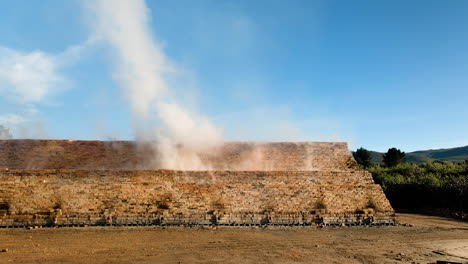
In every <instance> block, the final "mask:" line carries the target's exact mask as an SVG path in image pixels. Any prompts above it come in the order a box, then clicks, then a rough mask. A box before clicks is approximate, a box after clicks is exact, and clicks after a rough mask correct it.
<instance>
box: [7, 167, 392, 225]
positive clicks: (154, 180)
mask: <svg viewBox="0 0 468 264" xmlns="http://www.w3.org/2000/svg"><path fill="white" fill-rule="evenodd" d="M392 215H393V209H392V207H391V206H390V204H389V203H388V201H387V199H386V198H385V195H384V194H383V192H382V189H381V187H380V186H379V185H376V184H373V182H372V179H371V177H370V175H369V173H367V172H364V171H271V172H265V171H242V172H230V171H170V170H142V171H136V170H132V171H125V170H117V171H116V170H104V171H99V170H3V171H0V226H14V225H35V224H37V225H45V224H55V225H61V224H65V225H70V224H87V225H93V224H152V223H153V224H155V223H156V224H183V223H185V224H213V223H217V224H230V225H232V224H257V225H258V224H266V223H269V224H317V223H340V224H342V223H346V222H347V223H354V224H355V223H365V222H366V221H367V222H368V223H371V222H374V223H393V222H394V217H393V216H392Z"/></svg>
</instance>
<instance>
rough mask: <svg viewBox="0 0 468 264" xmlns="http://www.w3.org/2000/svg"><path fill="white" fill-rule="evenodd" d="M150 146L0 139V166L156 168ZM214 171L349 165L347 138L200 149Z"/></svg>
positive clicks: (352, 164) (345, 167)
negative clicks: (342, 141)
mask: <svg viewBox="0 0 468 264" xmlns="http://www.w3.org/2000/svg"><path fill="white" fill-rule="evenodd" d="M157 157H158V153H157V151H155V150H154V149H153V148H152V147H151V146H150V145H145V144H136V143H135V142H130V141H74V140H0V168H2V167H4V168H11V169H159V166H158V165H157V162H156V163H155V162H154V160H155V159H157ZM200 158H201V160H202V161H203V162H204V163H205V164H206V165H207V167H209V168H210V169H213V170H236V171H239V170H253V171H259V170H266V171H271V170H282V171H291V170H350V169H356V168H357V167H356V163H355V161H354V159H353V158H352V156H351V155H350V153H349V150H348V148H347V145H346V143H334V142H278V143H258V142H257V143H256V142H228V143H226V144H224V145H223V146H222V147H218V148H216V149H212V150H210V151H209V152H207V153H201V154H200Z"/></svg>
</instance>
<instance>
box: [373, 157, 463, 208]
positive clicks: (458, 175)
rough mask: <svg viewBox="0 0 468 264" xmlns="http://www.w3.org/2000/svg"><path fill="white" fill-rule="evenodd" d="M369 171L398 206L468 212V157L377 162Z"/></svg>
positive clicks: (391, 200) (393, 204) (392, 202)
mask: <svg viewBox="0 0 468 264" xmlns="http://www.w3.org/2000/svg"><path fill="white" fill-rule="evenodd" d="M369 171H370V172H371V173H372V176H373V178H374V181H375V182H376V183H378V184H380V185H381V186H382V188H383V190H384V192H385V194H386V196H387V198H388V199H389V200H390V202H391V204H392V206H393V207H395V208H398V209H409V210H433V209H441V208H443V209H450V210H453V211H461V212H465V213H466V212H468V161H467V162H466V163H463V164H455V163H452V162H432V163H425V164H409V163H403V164H399V165H397V166H394V167H382V166H379V165H377V166H373V167H371V168H370V169H369Z"/></svg>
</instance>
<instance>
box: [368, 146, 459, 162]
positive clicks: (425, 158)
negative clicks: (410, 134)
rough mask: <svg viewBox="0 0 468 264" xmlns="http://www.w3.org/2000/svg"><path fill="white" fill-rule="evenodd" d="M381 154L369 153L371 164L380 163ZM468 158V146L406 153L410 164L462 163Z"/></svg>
mask: <svg viewBox="0 0 468 264" xmlns="http://www.w3.org/2000/svg"><path fill="white" fill-rule="evenodd" d="M383 154H384V153H382V152H377V151H371V157H372V162H373V163H381V162H382V159H383ZM467 158H468V146H464V147H458V148H448V149H430V150H418V151H414V152H408V153H406V161H407V162H410V163H425V162H433V161H436V160H440V161H451V162H463V161H464V160H465V159H467Z"/></svg>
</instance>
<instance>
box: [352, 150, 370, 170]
mask: <svg viewBox="0 0 468 264" xmlns="http://www.w3.org/2000/svg"><path fill="white" fill-rule="evenodd" d="M353 156H354V159H355V160H356V162H357V163H358V164H359V165H361V166H362V167H363V168H369V167H370V166H371V165H372V160H371V154H370V152H369V151H368V150H367V149H365V148H363V147H361V148H358V149H357V150H356V151H355V152H353Z"/></svg>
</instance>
